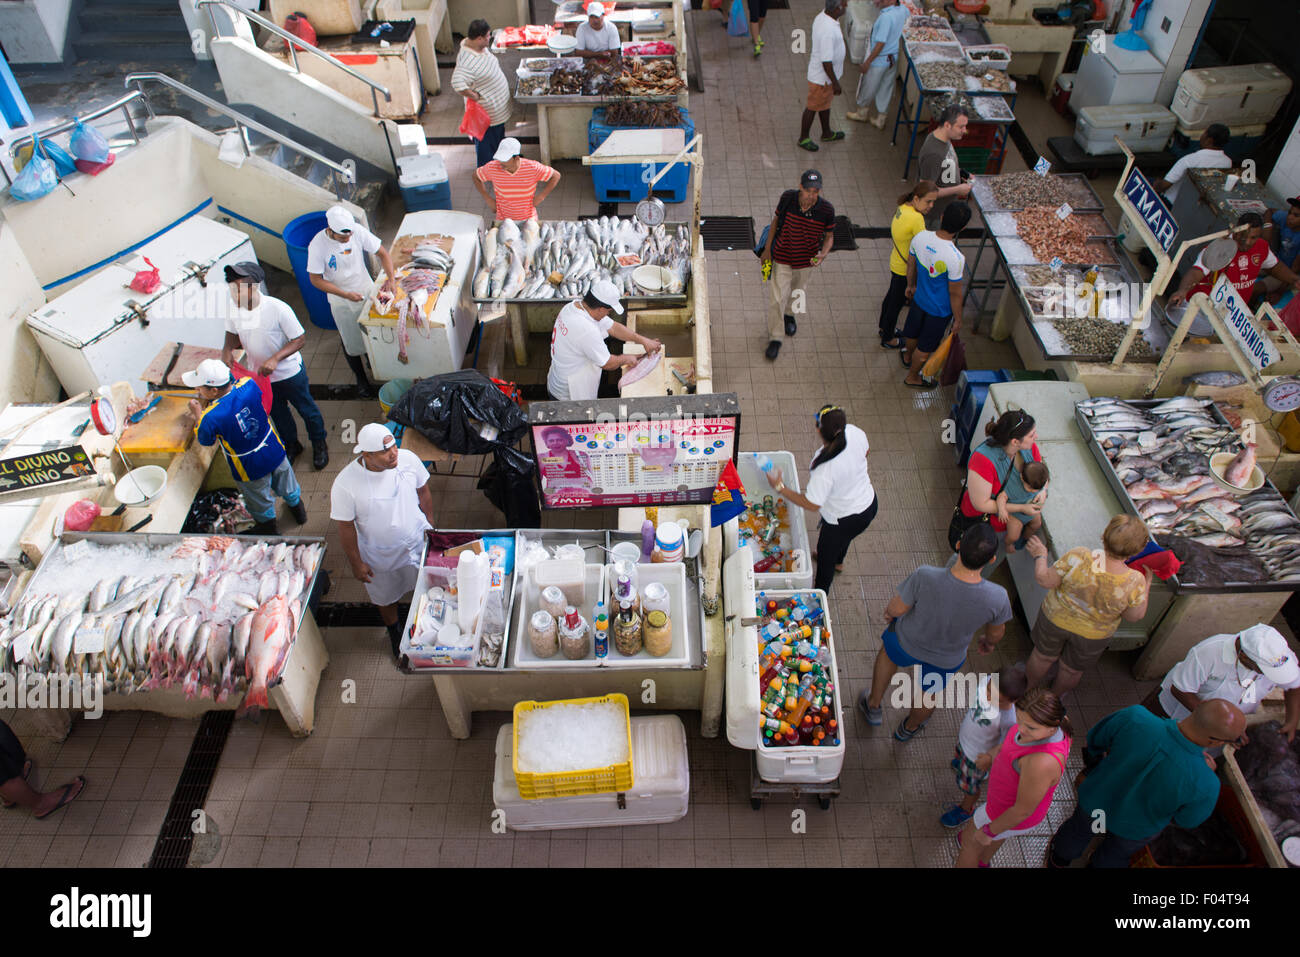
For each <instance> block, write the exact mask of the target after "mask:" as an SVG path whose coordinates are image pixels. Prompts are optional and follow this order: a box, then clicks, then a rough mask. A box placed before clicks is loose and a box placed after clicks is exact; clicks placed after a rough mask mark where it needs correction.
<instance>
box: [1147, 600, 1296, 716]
mask: <svg viewBox="0 0 1300 957" xmlns="http://www.w3.org/2000/svg"><path fill="white" fill-rule="evenodd" d="M1274 688H1281V689H1282V694H1283V697H1284V698H1285V700H1286V717H1285V718H1284V719H1283V722H1282V732H1283V733H1284V734H1285V735H1286V736H1287V738H1288V739H1292V738H1294V737H1295V732H1296V727H1297V725H1300V661H1297V659H1296V653H1295V652H1294V651H1292V650H1291V647H1290V646H1289V645H1288V644H1287V643H1286V639H1285V638H1283V637H1282V635H1281V634H1280V633H1279V632H1278V630H1277V629H1276V628H1273V627H1271V626H1269V625H1252V626H1251V627H1249V628H1247V629H1246V630H1245V631H1242V632H1239V633H1238V634H1235V635H1214V636H1212V637H1210V638H1206V639H1205V640H1204V641H1202V642H1200V643H1199V644H1197V645H1194V646H1193V647H1192V649H1191V651H1189V652H1188V653H1187V657H1186V658H1184V659H1183V660H1182V661H1180V662H1179V663H1178V664H1176V665H1174V667H1173V668H1171V669H1170V671H1169V674H1167V675H1166V676H1165V680H1164V681H1162V682H1161V683H1160V687H1159V689H1157V690H1156V691H1153V692H1152V693H1151V694H1150V695H1149V696H1148V697H1147V699H1146V701H1144V702H1142V703H1143V704H1144V705H1146V706H1147V708H1148V709H1149V710H1150V711H1152V712H1153V713H1154V714H1156V715H1157V716H1159V717H1166V718H1173V719H1174V720H1175V721H1181V720H1183V718H1185V717H1187V716H1188V715H1189V714H1191V713H1192V712H1193V711H1195V710H1196V706H1197V705H1198V704H1200V703H1201V702H1202V701H1205V700H1208V699H1210V698H1221V699H1223V700H1224V701H1230V702H1232V703H1233V704H1235V705H1236V706H1237V707H1238V708H1240V709H1241V711H1242V713H1243V714H1252V713H1253V712H1255V711H1256V710H1258V708H1259V703H1260V702H1261V701H1262V700H1264V698H1265V697H1267V695H1268V693H1269V692H1270V691H1272V690H1273V689H1274Z"/></svg>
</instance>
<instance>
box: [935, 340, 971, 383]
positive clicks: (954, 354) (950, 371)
mask: <svg viewBox="0 0 1300 957" xmlns="http://www.w3.org/2000/svg"><path fill="white" fill-rule="evenodd" d="M965 371H966V343H964V342H962V341H961V336H959V335H957V333H956V332H954V333H953V334H952V348H951V349H949V350H948V361H947V362H945V363H944V364H943V372H942V373H941V374H940V375H939V385H956V384H957V377H958V376H959V375H961V374H962V373H963V372H965Z"/></svg>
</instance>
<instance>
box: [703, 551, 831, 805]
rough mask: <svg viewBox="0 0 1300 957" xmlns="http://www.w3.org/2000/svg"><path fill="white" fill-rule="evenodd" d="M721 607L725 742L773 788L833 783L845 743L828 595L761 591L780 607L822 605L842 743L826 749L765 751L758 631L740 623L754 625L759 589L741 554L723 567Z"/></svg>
mask: <svg viewBox="0 0 1300 957" xmlns="http://www.w3.org/2000/svg"><path fill="white" fill-rule="evenodd" d="M722 586H723V603H724V605H725V609H726V623H725V626H724V627H725V629H726V641H727V679H726V680H727V740H728V741H730V742H731V743H732V744H733V745H734V746H735V747H737V748H744V749H745V750H747V751H753V752H755V756H756V758H757V763H758V776H759V777H760V778H762V779H763V780H764V781H770V782H775V783H803V784H818V783H824V782H827V781H834V780H835V779H836V778H837V777H839V774H840V769H841V768H842V767H843V766H844V750H845V740H846V735H847V733H848V729H847V728H846V727H845V724H844V709H843V701H842V699H843V696H844V686H843V683H842V682H841V681H840V679H839V666H838V664H837V662H836V658H835V643H836V635H835V629H834V626H833V624H832V622H831V613H830V607H829V603H828V602H827V599H826V593H825V592H824V591H820V590H815V591H814V590H809V589H797V590H789V591H773V590H768V589H764V594H765V595H766V596H767V597H768V598H771V599H775V600H776V601H781V600H783V599H786V598H790V597H793V596H794V595H796V594H806V595H809V596H812V597H814V598H815V599H816V600H817V601H818V602H820V603H821V607H822V610H823V612H824V613H825V622H826V626H827V629H828V630H829V632H830V637H829V638H828V639H827V641H826V646H827V647H828V648H830V650H831V675H832V680H833V681H834V682H835V694H834V696H833V697H834V700H835V720H836V721H837V722H839V728H840V743H839V744H833V745H829V746H804V745H800V746H795V747H768V746H766V745H764V744H763V743H762V741H763V736H762V733H761V732H760V730H759V718H760V717H761V711H760V710H759V709H760V706H761V700H762V699H761V696H760V695H759V689H758V678H759V673H758V663H759V653H758V629H757V628H756V627H754V626H753V625H745V624H743V622H745V621H752V620H754V619H755V614H756V612H755V609H756V605H755V602H756V600H757V597H758V589H757V588H756V587H755V583H754V565H753V562H751V561H749V556H748V555H746V554H745V553H744V552H743V551H742V552H737V553H736V554H735V555H732V556H731V557H730V558H728V559H727V560H726V561H725V562H724V563H723V566H722Z"/></svg>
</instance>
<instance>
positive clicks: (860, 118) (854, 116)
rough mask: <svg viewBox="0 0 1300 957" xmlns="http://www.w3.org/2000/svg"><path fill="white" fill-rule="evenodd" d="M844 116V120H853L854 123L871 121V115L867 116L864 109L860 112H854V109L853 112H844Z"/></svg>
mask: <svg viewBox="0 0 1300 957" xmlns="http://www.w3.org/2000/svg"><path fill="white" fill-rule="evenodd" d="M844 118H845V119H846V120H853V122H855V123H870V122H871V117H869V116H868V115H867V112H866V110H863V111H862V112H861V113H858V112H856V111H854V112H850V113H845V114H844Z"/></svg>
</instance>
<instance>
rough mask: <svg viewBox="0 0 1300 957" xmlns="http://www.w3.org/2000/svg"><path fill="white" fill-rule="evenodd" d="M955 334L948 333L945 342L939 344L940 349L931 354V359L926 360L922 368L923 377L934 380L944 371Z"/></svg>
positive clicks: (944, 338)
mask: <svg viewBox="0 0 1300 957" xmlns="http://www.w3.org/2000/svg"><path fill="white" fill-rule="evenodd" d="M952 337H953V333H951V332H950V333H948V334H947V335H946V336H944V337H943V342H941V343H939V348H937V349H935V350H934V352H932V353H930V358H928V359H926V360H925V365H924V366H922V367H921V375H923V376H925V377H926V378H928V379H933V378H934V377H935V376H937V375H938V374H939V372H940V371H941V370H942V369H943V364H944V363H945V362H947V361H948V350H950V349H951V348H952Z"/></svg>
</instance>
